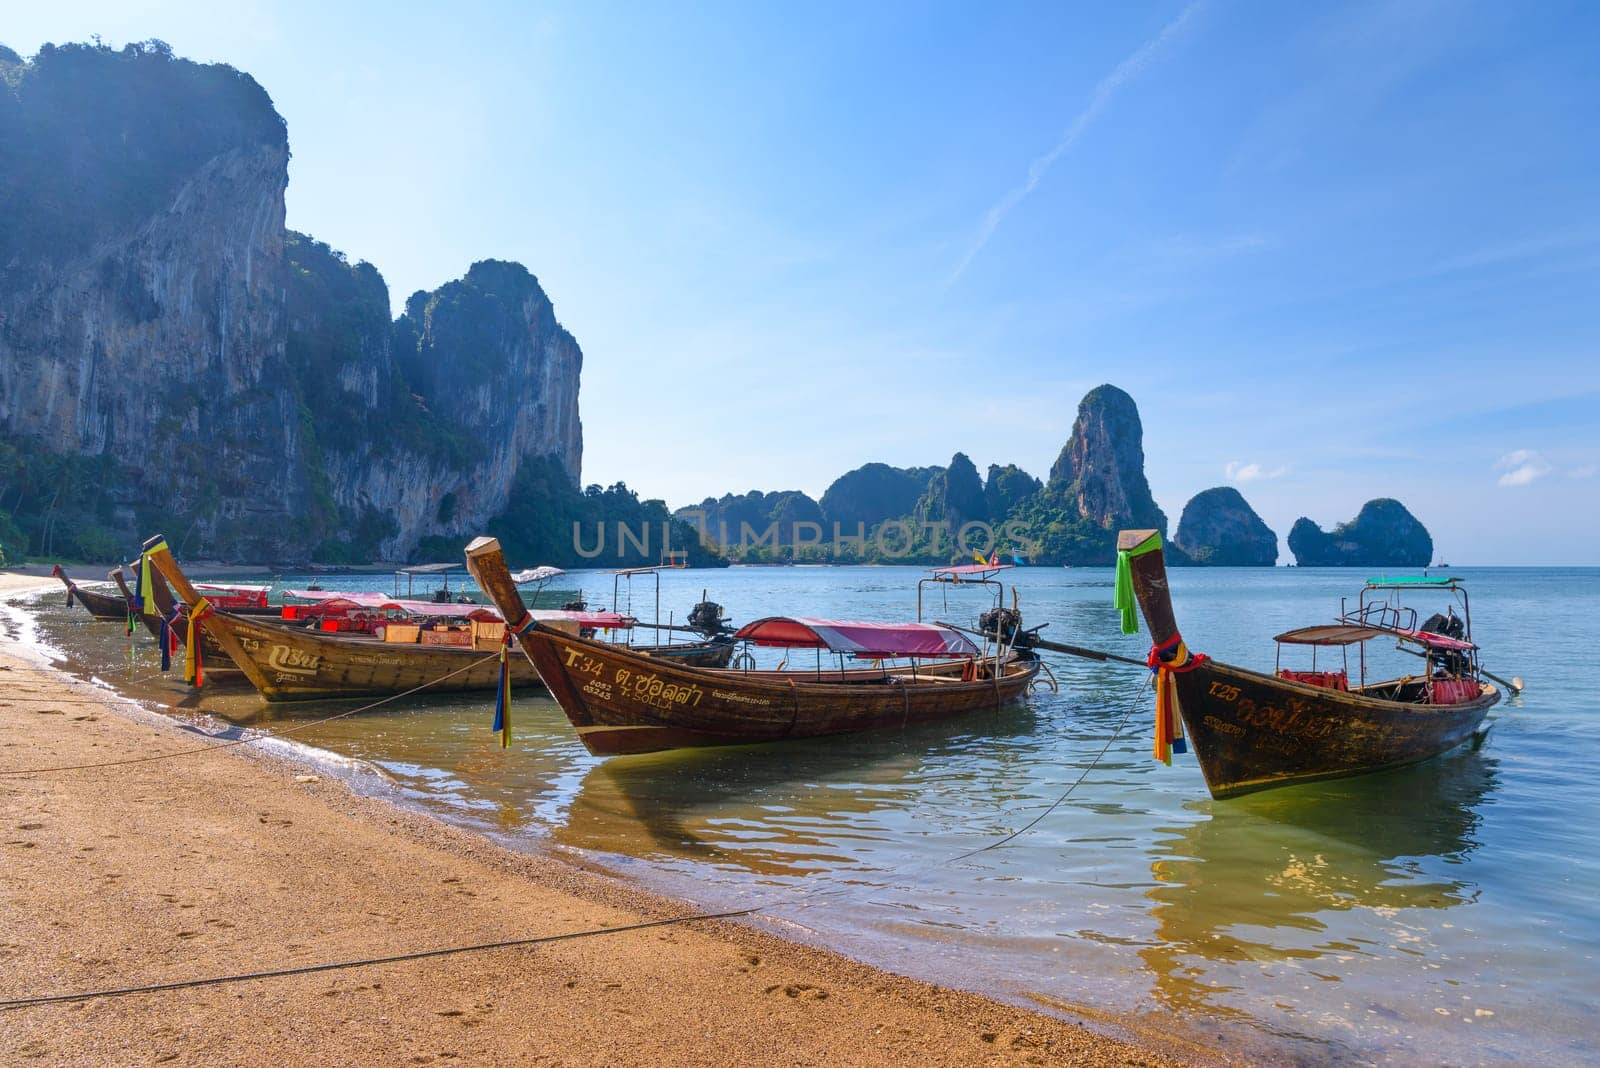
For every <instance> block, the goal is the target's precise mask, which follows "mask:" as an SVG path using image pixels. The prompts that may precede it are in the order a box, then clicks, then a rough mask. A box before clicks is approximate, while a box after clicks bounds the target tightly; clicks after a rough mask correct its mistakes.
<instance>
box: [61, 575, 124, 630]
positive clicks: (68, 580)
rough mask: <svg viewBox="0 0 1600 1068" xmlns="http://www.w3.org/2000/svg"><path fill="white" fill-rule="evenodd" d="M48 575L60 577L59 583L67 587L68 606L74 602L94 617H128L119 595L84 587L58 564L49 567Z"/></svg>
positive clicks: (121, 618)
mask: <svg viewBox="0 0 1600 1068" xmlns="http://www.w3.org/2000/svg"><path fill="white" fill-rule="evenodd" d="M50 577H51V578H57V579H60V580H61V584H62V585H63V586H65V587H66V588H67V607H68V608H71V607H72V606H73V604H74V603H76V604H80V605H82V606H83V608H84V611H86V612H88V613H89V614H90V615H92V616H94V618H96V619H115V620H118V621H121V620H125V619H127V618H128V602H127V601H125V600H123V598H122V597H121V596H120V595H113V594H108V593H97V592H96V591H94V590H86V589H84V588H83V587H82V586H80V585H78V584H77V583H76V582H74V581H73V580H72V576H70V575H68V574H67V572H66V570H65V569H64V568H63V567H62V566H61V565H60V564H57V565H55V566H54V567H52V568H51V569H50Z"/></svg>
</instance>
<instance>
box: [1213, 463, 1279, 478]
mask: <svg viewBox="0 0 1600 1068" xmlns="http://www.w3.org/2000/svg"><path fill="white" fill-rule="evenodd" d="M1289 470H1290V468H1289V465H1288V464H1283V465H1281V466H1279V467H1273V468H1267V467H1263V466H1261V465H1260V464H1259V463H1256V462H1255V461H1254V460H1252V461H1251V462H1249V463H1242V462H1240V461H1238V460H1229V461H1228V466H1227V467H1224V468H1223V471H1224V472H1226V474H1227V476H1228V478H1229V479H1231V480H1232V481H1234V482H1259V481H1261V480H1262V479H1267V478H1282V477H1283V476H1284V475H1287V474H1288V473H1289Z"/></svg>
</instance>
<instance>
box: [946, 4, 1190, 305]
mask: <svg viewBox="0 0 1600 1068" xmlns="http://www.w3.org/2000/svg"><path fill="white" fill-rule="evenodd" d="M1203 6H1205V3H1204V0H1194V3H1191V4H1190V5H1189V6H1188V7H1186V8H1184V9H1183V10H1182V11H1181V12H1179V14H1178V17H1177V18H1175V19H1173V20H1172V21H1171V22H1169V23H1167V24H1166V26H1164V27H1162V30H1161V32H1160V33H1158V34H1156V35H1155V36H1154V37H1152V38H1151V39H1150V40H1148V41H1146V42H1145V43H1144V44H1142V45H1140V46H1139V48H1138V50H1137V51H1135V52H1134V53H1133V54H1132V55H1130V56H1129V57H1128V58H1127V59H1124V60H1123V61H1122V62H1121V63H1118V64H1117V66H1116V68H1115V69H1114V70H1112V72H1111V73H1110V74H1108V75H1106V76H1105V77H1104V78H1102V79H1101V80H1100V83H1099V84H1098V85H1096V86H1095V87H1094V92H1093V93H1091V94H1090V95H1089V103H1088V104H1087V105H1085V106H1084V109H1083V110H1082V111H1080V112H1078V115H1077V117H1076V118H1074V119H1073V120H1072V124H1071V125H1070V126H1068V127H1067V131H1066V133H1064V134H1062V135H1061V139H1060V140H1059V141H1057V142H1056V144H1055V147H1054V148H1052V149H1051V150H1050V151H1049V152H1046V153H1045V154H1044V155H1042V156H1040V157H1039V158H1038V159H1036V160H1034V161H1033V162H1032V163H1031V164H1029V165H1028V177H1027V180H1026V181H1024V182H1023V183H1022V184H1021V185H1019V186H1017V187H1016V188H1015V189H1013V190H1011V191H1010V192H1009V193H1007V194H1006V195H1005V196H1003V197H1001V198H1000V200H999V201H998V202H997V203H996V204H995V205H994V206H993V207H992V208H990V209H989V210H988V211H987V212H985V213H984V216H983V221H982V223H981V224H980V225H979V227H978V236H977V237H976V238H975V239H974V240H973V242H972V245H971V247H969V248H968V249H967V253H966V255H964V256H962V257H961V262H960V263H958V264H956V269H955V270H954V271H951V272H950V277H949V279H948V280H947V281H946V282H945V285H947V286H950V285H954V284H955V282H956V280H957V279H959V278H960V277H961V276H962V275H963V274H965V273H966V270H967V268H968V267H969V266H970V265H971V264H972V261H973V259H974V258H975V257H976V256H977V255H978V253H979V252H982V251H983V246H985V245H987V244H988V243H989V239H990V238H991V237H993V236H994V232H995V231H996V230H997V229H999V228H1000V224H1001V223H1002V222H1004V221H1005V217H1006V216H1007V215H1010V214H1011V211H1012V209H1014V208H1015V207H1016V206H1017V205H1018V204H1020V203H1022V201H1023V200H1024V199H1026V198H1027V197H1028V195H1029V194H1030V193H1032V192H1033V191H1034V190H1035V189H1037V188H1039V183H1040V182H1041V181H1043V180H1044V176H1045V175H1046V174H1047V173H1048V172H1049V170H1050V168H1051V167H1052V166H1054V165H1055V162H1056V160H1058V159H1060V158H1061V157H1062V156H1064V155H1065V154H1066V153H1067V151H1068V150H1069V149H1070V148H1072V146H1073V145H1075V144H1077V142H1078V139H1079V138H1080V137H1082V136H1083V134H1084V132H1085V131H1086V130H1088V129H1089V127H1090V126H1092V125H1094V121H1095V119H1097V118H1099V117H1100V113H1101V112H1102V111H1104V110H1105V109H1106V106H1107V105H1108V104H1110V103H1111V99H1112V98H1113V97H1115V96H1116V95H1117V92H1118V91H1119V90H1120V89H1121V88H1122V87H1123V86H1124V85H1126V84H1127V83H1128V82H1130V81H1132V80H1133V79H1135V78H1137V77H1138V76H1139V75H1141V74H1143V73H1144V71H1145V69H1146V68H1147V67H1149V66H1150V64H1151V63H1152V62H1154V61H1155V60H1156V59H1157V58H1159V56H1160V54H1161V51H1162V49H1164V48H1165V47H1166V46H1167V45H1168V44H1169V43H1170V42H1171V41H1172V40H1173V39H1174V38H1176V37H1177V36H1178V35H1179V34H1181V33H1182V32H1183V31H1184V29H1185V27H1187V26H1188V24H1189V22H1190V20H1191V19H1192V18H1193V17H1194V16H1195V14H1196V13H1197V12H1198V11H1199V10H1200V9H1201V8H1202V7H1203Z"/></svg>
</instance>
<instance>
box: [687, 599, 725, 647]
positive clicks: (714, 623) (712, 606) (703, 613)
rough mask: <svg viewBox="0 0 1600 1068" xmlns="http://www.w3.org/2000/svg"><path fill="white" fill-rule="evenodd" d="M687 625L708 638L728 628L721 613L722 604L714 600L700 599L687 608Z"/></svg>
mask: <svg viewBox="0 0 1600 1068" xmlns="http://www.w3.org/2000/svg"><path fill="white" fill-rule="evenodd" d="M689 626H691V627H693V628H694V629H695V630H697V631H699V632H700V633H701V634H704V635H705V636H706V637H708V638H713V637H716V636H717V635H718V634H721V633H722V632H724V631H726V630H728V629H729V628H728V624H727V621H726V620H725V619H724V618H723V615H722V606H721V605H720V604H718V603H717V602H715V601H701V602H700V603H699V604H697V605H695V606H694V607H693V608H691V609H689Z"/></svg>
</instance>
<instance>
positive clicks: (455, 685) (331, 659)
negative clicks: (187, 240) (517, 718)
mask: <svg viewBox="0 0 1600 1068" xmlns="http://www.w3.org/2000/svg"><path fill="white" fill-rule="evenodd" d="M202 626H203V628H204V629H206V630H208V631H214V632H215V633H216V636H217V638H218V640H219V642H220V644H221V645H222V646H223V648H225V649H227V650H229V652H230V655H231V656H232V658H233V660H234V661H235V662H237V663H238V665H239V667H240V669H241V670H242V671H243V672H244V673H245V675H246V676H247V677H248V678H249V679H250V681H251V683H253V684H254V685H255V688H256V689H257V690H258V691H259V692H260V694H261V696H262V697H264V698H266V699H267V700H268V701H315V700H326V699H329V698H340V697H390V696H393V695H395V694H399V693H405V692H406V691H408V690H414V689H417V688H418V687H423V686H426V689H425V690H424V691H423V692H426V693H455V692H460V691H464V690H493V689H494V688H495V686H496V685H497V684H498V683H499V681H500V662H499V658H498V657H497V656H496V655H495V653H494V652H490V651H485V650H481V649H469V648H462V647H459V646H449V645H410V644H407V645H401V644H389V643H386V642H380V641H374V640H372V639H370V638H357V637H351V636H349V635H341V634H328V633H324V632H322V631H316V630H311V629H309V628H306V627H287V626H282V625H280V624H276V623H268V622H266V621H265V620H261V619H253V618H246V617H243V616H235V615H233V614H231V613H228V612H216V613H214V614H212V615H211V616H208V617H207V618H206V620H205V622H204V623H203V624H202ZM538 682H539V676H538V674H537V673H536V672H535V671H534V670H533V667H532V665H530V664H528V663H527V662H526V660H525V659H524V658H522V657H513V658H511V685H512V687H513V689H515V688H517V687H526V686H528V685H537V684H538ZM429 683H431V684H432V685H426V684H429Z"/></svg>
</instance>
